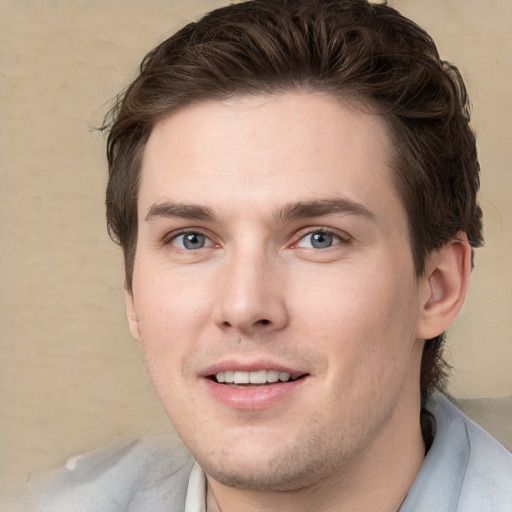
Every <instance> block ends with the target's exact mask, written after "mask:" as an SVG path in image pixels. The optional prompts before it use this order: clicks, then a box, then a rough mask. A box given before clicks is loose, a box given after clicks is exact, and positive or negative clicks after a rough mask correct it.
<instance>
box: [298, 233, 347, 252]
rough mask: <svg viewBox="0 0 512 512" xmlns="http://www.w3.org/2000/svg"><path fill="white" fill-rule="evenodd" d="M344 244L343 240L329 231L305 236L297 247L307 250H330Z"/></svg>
mask: <svg viewBox="0 0 512 512" xmlns="http://www.w3.org/2000/svg"><path fill="white" fill-rule="evenodd" d="M341 242H343V240H342V238H341V237H339V236H337V235H335V234H334V233H329V232H328V231H313V232H311V233H308V234H307V235H305V236H303V237H302V238H301V239H300V240H299V242H298V243H297V245H296V247H303V248H306V249H328V248H329V247H332V246H333V245H337V244H339V243H341Z"/></svg>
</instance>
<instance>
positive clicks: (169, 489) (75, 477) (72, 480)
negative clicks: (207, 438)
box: [2, 436, 194, 512]
mask: <svg viewBox="0 0 512 512" xmlns="http://www.w3.org/2000/svg"><path fill="white" fill-rule="evenodd" d="M193 463H194V461H193V459H192V457H191V456H190V454H189V453H188V452H187V451H186V450H185V448H184V447H183V446H182V445H181V444H179V442H178V441H175V440H173V439H170V438H168V437H164V436H152V437H143V438H137V439H130V440H125V441H120V442H117V443H114V444H112V445H110V446H107V447H106V448H102V449H99V450H95V451H93V452H90V453H87V454H84V455H79V456H76V457H71V458H70V459H68V461H67V463H66V465H65V467H63V468H60V469H57V470H54V471H51V472H49V473H47V474H45V475H43V476H41V477H38V478H35V479H33V481H30V482H28V483H27V484H26V485H25V486H24V488H23V489H21V490H20V491H19V492H18V493H17V495H16V497H13V498H11V500H10V502H9V503H8V504H7V505H4V508H2V512H70V511H73V512H86V511H87V512H89V511H94V512H114V511H115V512H132V511H133V512H135V511H137V512H146V511H147V512H149V511H151V512H160V511H164V510H165V512H172V511H180V512H181V511H182V510H183V507H184V503H185V498H186V493H187V486H188V479H189V476H190V471H191V469H192V465H193ZM6 507H9V508H6Z"/></svg>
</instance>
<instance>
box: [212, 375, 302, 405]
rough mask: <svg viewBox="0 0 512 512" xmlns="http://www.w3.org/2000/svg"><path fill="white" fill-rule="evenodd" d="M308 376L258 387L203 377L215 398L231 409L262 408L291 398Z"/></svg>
mask: <svg viewBox="0 0 512 512" xmlns="http://www.w3.org/2000/svg"><path fill="white" fill-rule="evenodd" d="M306 379H307V377H303V378H301V379H298V380H293V381H288V382H276V383H275V384H267V385H265V386H257V387H253V388H250V387H240V388H235V387H231V386H227V385H226V384H219V383H218V382H215V381H213V380H211V379H209V378H205V379H203V382H204V385H205V387H206V389H207V391H208V393H210V394H211V395H212V396H213V398H215V399H216V400H217V401H218V402H220V403H221V404H223V405H225V406H227V407H229V408H230V409H238V410H250V411H254V410H260V409H267V408H269V407H272V406H274V405H277V404H278V403H280V402H281V401H283V400H287V399H290V398H291V397H292V396H293V395H294V394H295V393H296V392H297V391H298V390H299V389H300V387H302V385H303V384H304V382H305V381H306Z"/></svg>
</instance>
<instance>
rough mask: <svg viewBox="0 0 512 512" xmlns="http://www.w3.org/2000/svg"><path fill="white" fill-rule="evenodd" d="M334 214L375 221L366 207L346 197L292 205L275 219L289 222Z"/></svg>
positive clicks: (284, 208) (280, 212) (287, 206)
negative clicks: (356, 216) (355, 216)
mask: <svg viewBox="0 0 512 512" xmlns="http://www.w3.org/2000/svg"><path fill="white" fill-rule="evenodd" d="M333 213H343V214H346V215H358V216H361V217H365V218H367V219H369V220H373V219H375V215H374V214H373V213H372V212H371V211H370V210H368V208H366V206H364V205H362V204H361V203H358V202H355V201H352V200H351V199H347V198H344V197H336V198H333V199H319V200H312V201H299V202H297V203H290V204H287V205H285V206H283V207H282V208H280V209H279V210H278V211H277V214H276V215H275V217H276V219H277V220H278V221H280V222H289V221H290V220H296V219H306V218H312V217H323V216H325V215H331V214H333Z"/></svg>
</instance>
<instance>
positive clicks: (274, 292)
mask: <svg viewBox="0 0 512 512" xmlns="http://www.w3.org/2000/svg"><path fill="white" fill-rule="evenodd" d="M221 274H222V275H221V276H220V282H221V285H220V286H219V291H220V294H219V296H218V302H217V305H216V307H215V322H216V324H217V325H218V326H219V327H220V328H221V329H223V330H230V329H231V330H235V331H237V332H239V333H241V334H254V333H258V332H275V331H278V330H281V329H283V328H284V327H286V325H287V324H288V321H289V315H288V310H287V307H286V300H285V298H286V286H285V283H284V281H285V279H284V275H283V269H281V268H280V266H279V263H278V262H276V261H274V260H273V259H272V258H271V257H270V256H268V255H265V254H264V253H263V252H261V253H260V252H259V251H246V252H245V253H244V254H241V253H237V254H232V255H231V257H230V258H229V260H228V261H226V262H225V265H223V268H222V270H221Z"/></svg>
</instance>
